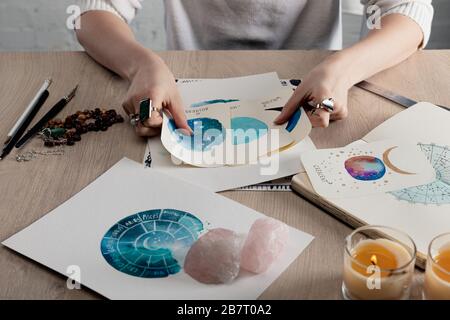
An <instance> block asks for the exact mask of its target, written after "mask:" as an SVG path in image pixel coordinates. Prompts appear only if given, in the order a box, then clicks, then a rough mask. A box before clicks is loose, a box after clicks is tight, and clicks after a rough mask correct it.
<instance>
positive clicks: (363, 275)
mask: <svg viewBox="0 0 450 320" xmlns="http://www.w3.org/2000/svg"><path fill="white" fill-rule="evenodd" d="M415 261H416V245H415V244H414V241H413V240H412V239H411V238H410V237H409V236H408V235H407V234H405V233H403V232H401V231H398V230H395V229H393V228H389V227H383V226H366V227H362V228H359V229H356V230H355V231H354V232H352V233H351V234H350V235H349V236H348V237H347V238H346V243H345V250H344V279H343V283H342V294H343V296H344V298H345V299H347V300H405V299H408V298H409V296H410V291H411V284H412V277H413V274H414V265H415Z"/></svg>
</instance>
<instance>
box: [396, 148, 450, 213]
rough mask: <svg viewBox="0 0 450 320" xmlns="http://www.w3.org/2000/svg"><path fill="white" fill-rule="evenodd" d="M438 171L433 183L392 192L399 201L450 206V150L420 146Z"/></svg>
mask: <svg viewBox="0 0 450 320" xmlns="http://www.w3.org/2000/svg"><path fill="white" fill-rule="evenodd" d="M418 145H419V146H420V148H421V149H422V152H424V153H425V155H426V156H427V158H428V160H429V161H430V163H431V164H432V165H433V167H434V169H435V170H436V180H435V181H433V182H432V183H429V184H425V185H421V186H417V187H411V188H406V189H401V190H398V191H393V192H390V194H392V195H394V196H395V197H396V198H397V199H398V200H404V201H407V202H410V203H421V204H425V205H428V204H436V205H443V204H450V148H449V147H448V146H440V145H436V144H422V143H419V144H418Z"/></svg>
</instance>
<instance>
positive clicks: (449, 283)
mask: <svg viewBox="0 0 450 320" xmlns="http://www.w3.org/2000/svg"><path fill="white" fill-rule="evenodd" d="M424 294H425V298H426V299H430V300H450V243H447V244H445V245H443V246H442V247H440V248H439V249H438V250H437V253H436V254H435V255H434V256H430V254H429V255H428V259H427V268H426V271H425V283H424Z"/></svg>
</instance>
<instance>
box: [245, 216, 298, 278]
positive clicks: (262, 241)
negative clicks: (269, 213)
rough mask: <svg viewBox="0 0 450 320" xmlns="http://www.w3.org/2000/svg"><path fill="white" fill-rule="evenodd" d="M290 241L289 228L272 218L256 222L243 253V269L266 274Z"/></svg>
mask: <svg viewBox="0 0 450 320" xmlns="http://www.w3.org/2000/svg"><path fill="white" fill-rule="evenodd" d="M288 239H289V227H288V226H287V225H286V224H284V223H283V222H281V221H278V220H275V219H272V218H260V219H258V220H256V221H255V222H254V223H253V225H252V227H251V228H250V231H249V233H248V236H247V240H246V241H245V243H244V247H243V248H242V252H241V268H242V269H245V270H247V271H250V272H253V273H262V272H265V271H266V270H267V269H269V267H270V266H271V265H272V263H273V262H274V261H275V260H276V259H277V258H278V257H279V256H280V255H281V254H282V252H283V250H284V248H285V246H286V245H287V241H288Z"/></svg>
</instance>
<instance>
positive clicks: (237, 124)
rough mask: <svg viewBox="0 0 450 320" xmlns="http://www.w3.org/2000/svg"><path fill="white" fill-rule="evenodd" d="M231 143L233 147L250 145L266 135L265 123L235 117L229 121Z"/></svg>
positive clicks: (267, 128)
mask: <svg viewBox="0 0 450 320" xmlns="http://www.w3.org/2000/svg"><path fill="white" fill-rule="evenodd" d="M231 129H232V130H233V134H232V143H233V144H234V145H238V144H246V143H250V142H252V141H254V140H258V139H259V138H260V137H262V136H264V135H265V134H267V132H268V130H269V127H268V126H267V124H266V123H264V122H262V121H261V120H258V119H256V118H251V117H235V118H232V119H231Z"/></svg>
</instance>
